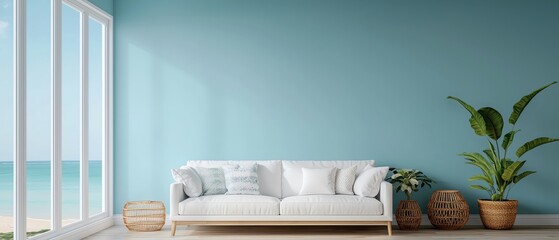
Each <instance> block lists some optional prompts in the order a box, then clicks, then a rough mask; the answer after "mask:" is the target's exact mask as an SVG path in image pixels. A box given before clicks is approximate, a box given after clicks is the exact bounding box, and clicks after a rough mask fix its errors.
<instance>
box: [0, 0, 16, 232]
mask: <svg viewBox="0 0 559 240" xmlns="http://www.w3.org/2000/svg"><path fill="white" fill-rule="evenodd" d="M12 11H13V6H12V0H0V219H2V222H0V234H1V233H7V232H13V231H14V228H13V224H12V223H13V208H14V205H13V197H14V196H13V192H14V189H13V186H14V184H13V179H14V176H13V173H14V170H13V150H12V149H13V111H12V110H13V79H12V77H13V71H12V67H13V59H12V53H13V47H14V45H13V41H12V36H13V35H12V34H13V33H12V32H13V24H12V23H13V20H12V17H13V16H12Z"/></svg>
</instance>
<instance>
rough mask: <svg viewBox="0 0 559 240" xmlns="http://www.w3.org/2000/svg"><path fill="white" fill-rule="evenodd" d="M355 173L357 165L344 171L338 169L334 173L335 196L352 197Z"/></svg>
mask: <svg viewBox="0 0 559 240" xmlns="http://www.w3.org/2000/svg"><path fill="white" fill-rule="evenodd" d="M368 166H369V165H368ZM356 173H357V165H353V166H351V167H348V168H344V169H338V171H337V173H336V194H349V195H354V193H353V183H354V182H355V174H356Z"/></svg>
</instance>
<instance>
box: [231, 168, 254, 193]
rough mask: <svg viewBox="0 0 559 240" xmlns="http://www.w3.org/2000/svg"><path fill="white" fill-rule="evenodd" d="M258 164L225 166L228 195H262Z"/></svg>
mask: <svg viewBox="0 0 559 240" xmlns="http://www.w3.org/2000/svg"><path fill="white" fill-rule="evenodd" d="M257 168H258V165H256V164H252V165H249V166H236V167H223V172H224V173H225V184H226V186H227V192H226V193H225V194H227V195H260V190H259V186H258V173H257Z"/></svg>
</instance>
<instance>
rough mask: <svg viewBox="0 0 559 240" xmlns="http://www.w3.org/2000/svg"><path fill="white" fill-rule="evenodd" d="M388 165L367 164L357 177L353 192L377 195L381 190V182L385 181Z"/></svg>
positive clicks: (364, 195)
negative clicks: (375, 165) (373, 165)
mask: <svg viewBox="0 0 559 240" xmlns="http://www.w3.org/2000/svg"><path fill="white" fill-rule="evenodd" d="M387 173H388V167H371V166H367V167H366V168H365V170H364V171H363V172H362V173H361V174H359V176H358V177H357V179H355V184H354V185H353V192H355V194H356V195H359V196H362V197H375V196H377V194H378V193H379V191H380V184H381V183H382V181H384V178H385V177H386V174H387Z"/></svg>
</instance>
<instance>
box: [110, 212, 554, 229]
mask: <svg viewBox="0 0 559 240" xmlns="http://www.w3.org/2000/svg"><path fill="white" fill-rule="evenodd" d="M113 219H114V225H117V226H124V222H123V221H122V214H115V215H114V216H113ZM392 223H393V224H394V225H396V220H395V218H394V220H393V221H392ZM170 224H171V221H169V218H167V219H166V221H165V225H170ZM421 225H424V226H427V225H431V223H430V222H429V218H428V217H427V214H423V216H422V218H421ZM466 225H469V226H481V225H482V224H481V219H480V218H479V214H470V219H469V220H468V223H467V224H466ZM514 225H515V226H533V225H539V226H554V225H555V226H559V214H518V215H517V216H516V221H515V223H514Z"/></svg>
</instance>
